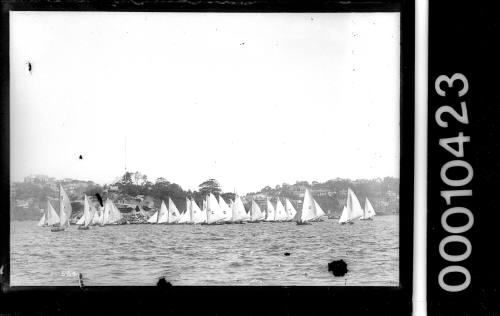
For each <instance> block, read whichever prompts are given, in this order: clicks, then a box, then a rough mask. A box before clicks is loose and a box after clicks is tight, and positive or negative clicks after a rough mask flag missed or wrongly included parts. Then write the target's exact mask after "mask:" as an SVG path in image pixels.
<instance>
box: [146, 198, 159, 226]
mask: <svg viewBox="0 0 500 316" xmlns="http://www.w3.org/2000/svg"><path fill="white" fill-rule="evenodd" d="M162 203H163V201H162ZM157 222H158V211H156V212H155V213H154V214H153V215H152V216H151V217H150V218H149V219H148V223H150V224H156V223H157Z"/></svg>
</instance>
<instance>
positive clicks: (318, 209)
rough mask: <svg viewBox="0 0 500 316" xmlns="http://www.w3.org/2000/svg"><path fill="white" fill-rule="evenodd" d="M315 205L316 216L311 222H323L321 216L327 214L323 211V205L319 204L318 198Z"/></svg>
mask: <svg viewBox="0 0 500 316" xmlns="http://www.w3.org/2000/svg"><path fill="white" fill-rule="evenodd" d="M313 200H314V199H313ZM314 206H315V208H316V218H314V219H313V220H311V222H322V221H323V219H322V218H321V217H322V216H326V214H325V212H324V211H323V209H322V208H321V206H319V204H318V202H316V200H314Z"/></svg>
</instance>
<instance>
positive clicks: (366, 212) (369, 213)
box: [361, 198, 376, 219]
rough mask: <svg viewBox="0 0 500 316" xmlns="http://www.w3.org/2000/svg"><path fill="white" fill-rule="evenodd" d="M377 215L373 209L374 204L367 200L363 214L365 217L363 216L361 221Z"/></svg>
mask: <svg viewBox="0 0 500 316" xmlns="http://www.w3.org/2000/svg"><path fill="white" fill-rule="evenodd" d="M375 215H376V214H375V210H374V209H373V206H372V204H371V203H370V201H369V200H368V198H365V209H364V212H363V216H361V219H370V218H372V217H373V216H375Z"/></svg>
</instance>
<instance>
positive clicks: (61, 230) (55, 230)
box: [50, 226, 66, 232]
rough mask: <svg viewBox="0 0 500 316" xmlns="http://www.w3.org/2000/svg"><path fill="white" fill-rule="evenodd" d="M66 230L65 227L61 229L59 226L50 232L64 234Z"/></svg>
mask: <svg viewBox="0 0 500 316" xmlns="http://www.w3.org/2000/svg"><path fill="white" fill-rule="evenodd" d="M65 230H66V228H65V227H59V226H57V227H52V228H51V229H50V231H51V232H63V231H65Z"/></svg>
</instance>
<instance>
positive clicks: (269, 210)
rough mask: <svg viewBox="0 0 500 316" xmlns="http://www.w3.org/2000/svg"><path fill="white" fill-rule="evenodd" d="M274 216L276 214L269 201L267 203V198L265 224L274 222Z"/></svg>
mask: <svg viewBox="0 0 500 316" xmlns="http://www.w3.org/2000/svg"><path fill="white" fill-rule="evenodd" d="M275 214H276V212H275V210H274V207H273V204H272V203H271V201H269V198H267V212H266V219H265V221H266V222H271V221H274V217H275Z"/></svg>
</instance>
